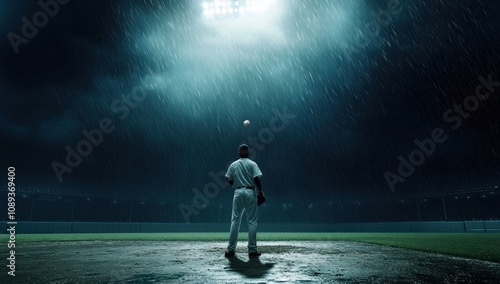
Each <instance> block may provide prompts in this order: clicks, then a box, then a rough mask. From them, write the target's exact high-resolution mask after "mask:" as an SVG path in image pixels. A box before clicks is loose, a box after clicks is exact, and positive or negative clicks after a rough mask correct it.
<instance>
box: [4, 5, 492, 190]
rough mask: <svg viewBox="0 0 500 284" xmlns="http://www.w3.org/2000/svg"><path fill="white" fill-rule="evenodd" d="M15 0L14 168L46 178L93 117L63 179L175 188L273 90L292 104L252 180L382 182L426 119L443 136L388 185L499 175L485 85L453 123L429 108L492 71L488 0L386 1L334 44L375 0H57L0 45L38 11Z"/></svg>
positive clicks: (453, 99)
mask: <svg viewBox="0 0 500 284" xmlns="http://www.w3.org/2000/svg"><path fill="white" fill-rule="evenodd" d="M31 2H32V4H27V3H28V1H7V0H2V1H0V19H1V25H0V31H1V34H3V35H4V36H3V40H1V41H0V57H1V59H2V65H1V68H0V101H1V104H0V149H1V150H0V151H1V152H0V154H1V166H2V168H6V167H7V166H11V165H13V166H15V167H16V169H17V172H18V174H19V175H20V181H21V179H22V177H23V176H24V177H25V182H26V183H28V181H29V182H31V183H34V182H37V180H36V179H35V178H34V177H41V176H46V177H47V179H45V180H44V183H47V185H48V186H50V184H59V182H58V180H57V178H56V176H55V174H54V171H53V169H52V167H51V163H52V162H53V161H59V162H64V159H65V155H66V150H65V147H66V145H69V146H71V147H73V148H75V147H76V145H77V143H78V142H79V141H80V140H82V139H84V138H85V137H84V136H83V134H82V130H83V129H85V128H86V129H87V130H90V129H93V128H96V127H98V125H99V121H100V120H101V119H103V118H106V117H107V118H110V119H111V120H112V121H113V123H114V125H115V127H116V129H115V130H114V131H113V132H112V133H110V134H106V135H104V138H103V142H102V144H101V145H99V146H98V147H96V148H95V149H93V151H92V153H91V154H90V155H89V156H88V157H87V158H85V159H84V160H83V162H82V163H81V164H80V165H79V166H78V167H76V168H75V169H74V172H72V173H70V174H65V175H64V181H63V182H62V185H63V186H64V185H65V184H68V186H69V184H73V183H78V182H79V181H84V180H86V181H92V182H103V183H104V182H109V183H128V184H131V185H135V186H148V187H155V188H161V189H165V190H167V191H172V192H177V193H180V192H188V193H187V194H188V195H190V194H191V189H192V188H193V187H203V185H204V184H206V183H207V182H209V181H210V177H209V175H208V173H209V172H210V171H215V172H218V171H221V170H225V168H226V165H227V163H228V162H229V161H231V160H233V159H235V158H237V156H236V149H237V146H238V145H239V144H240V142H242V141H247V142H248V140H246V138H247V137H248V136H256V135H257V134H258V133H259V131H260V130H261V129H263V128H265V127H268V125H269V122H270V120H271V119H272V118H273V117H274V115H275V113H274V111H273V110H279V111H282V110H283V109H284V108H285V107H286V108H287V109H288V111H289V112H290V113H292V114H294V115H296V117H295V118H294V119H293V120H292V121H291V123H290V124H288V125H287V126H286V127H285V129H284V130H283V131H281V132H279V133H276V134H275V137H274V140H273V141H272V142H271V143H269V144H266V145H265V149H264V150H261V151H257V152H256V156H255V160H256V161H257V162H258V163H259V165H260V166H261V169H262V171H263V173H264V178H263V185H264V189H267V190H268V191H272V192H276V193H279V194H283V195H288V196H295V197H297V198H301V197H302V196H304V195H306V194H307V195H309V196H317V197H318V198H321V196H323V195H324V194H332V193H335V194H344V193H354V194H361V193H373V194H390V189H389V187H388V185H387V183H386V181H385V179H384V175H383V174H384V172H385V171H387V170H389V171H392V172H396V171H397V167H398V163H399V161H398V156H399V155H403V156H405V157H408V155H409V153H410V152H411V151H413V150H415V149H416V148H417V147H416V146H415V144H414V143H413V140H415V139H420V140H422V139H426V138H430V136H431V132H432V130H433V129H435V128H437V127H441V128H443V129H444V130H445V131H446V134H447V135H448V136H449V138H448V140H447V141H446V142H445V143H443V144H441V145H438V146H437V148H436V151H435V153H434V154H433V155H432V156H431V157H429V158H427V159H426V161H425V163H424V164H423V165H422V166H420V167H418V169H417V170H416V172H415V173H414V174H413V175H412V176H411V177H409V178H408V181H407V182H406V183H405V184H404V185H401V184H399V185H397V187H396V188H397V191H398V192H408V191H410V189H411V187H412V185H415V186H416V185H418V184H420V183H423V181H425V180H428V181H430V182H431V184H432V183H437V182H438V181H439V180H442V181H447V180H456V181H458V182H462V181H463V182H467V181H473V180H474V178H479V177H496V176H498V174H499V171H498V170H499V167H498V162H499V153H500V144H499V142H498V138H497V137H499V123H500V119H499V116H498V113H497V110H498V106H499V105H500V104H499V99H498V95H496V94H493V95H492V96H491V97H490V98H489V99H488V100H486V101H485V102H484V103H482V104H481V106H480V107H479V108H478V109H477V111H475V112H473V113H472V114H471V116H470V118H469V119H467V120H464V121H463V124H462V126H461V127H459V128H458V129H457V130H451V126H452V124H451V123H446V122H445V121H444V120H443V117H442V116H443V113H444V112H445V111H446V110H447V109H449V108H452V107H453V104H454V103H459V104H462V103H463V101H464V99H465V98H466V97H467V96H469V95H472V94H474V90H475V88H476V86H477V85H478V84H480V82H479V80H478V76H480V75H482V76H484V77H487V76H488V75H489V74H492V76H493V79H494V81H495V80H496V81H498V80H500V70H499V66H500V65H499V64H500V52H499V46H500V21H499V19H500V2H498V1H495V0H491V1H468V0H454V1H402V2H404V4H403V5H402V7H403V10H402V12H400V13H399V14H397V15H395V16H394V17H393V18H392V22H390V23H389V24H388V25H387V26H386V27H382V28H381V31H380V34H379V35H378V36H375V37H373V38H370V40H369V41H368V44H367V46H365V47H362V48H359V51H358V52H351V53H349V52H348V51H347V50H345V45H343V43H346V42H347V43H348V44H349V45H350V46H356V44H357V43H358V42H359V40H358V39H357V37H356V30H357V29H360V28H361V29H362V28H363V27H364V25H366V23H369V22H370V21H371V20H372V16H371V15H370V12H371V11H372V10H374V9H375V10H378V9H380V8H383V9H386V7H387V3H388V2H389V1H333V0H332V1H308V0H307V1H302V0H301V1H299V0H294V1H282V2H283V3H282V4H281V5H278V6H277V7H276V9H277V10H279V11H277V12H276V13H275V14H273V15H272V17H273V18H272V19H264V20H255V19H253V20H249V23H250V25H249V24H245V25H241V24H234V23H231V22H230V21H207V20H204V19H203V15H201V9H200V6H201V5H200V3H201V2H199V1H194V0H191V1H185V2H184V1H97V0H95V1H77V0H73V1H70V2H69V3H68V4H66V5H64V6H61V7H60V11H59V12H58V13H57V15H55V16H54V17H53V18H50V19H49V22H48V24H47V25H46V26H45V27H43V28H41V29H40V31H39V32H38V34H36V36H35V37H33V39H30V40H29V43H27V44H22V45H20V47H19V53H18V54H16V53H15V52H14V50H13V48H12V46H11V44H10V42H9V40H8V38H7V34H8V33H9V32H14V33H16V34H21V27H22V25H23V23H22V22H21V18H22V17H23V16H27V17H28V18H30V19H31V17H32V15H33V14H34V13H35V12H37V11H39V10H40V7H39V6H38V5H37V4H36V1H31ZM150 2H154V3H155V4H151V3H150ZM318 2H319V3H321V4H318ZM180 3H182V4H180ZM252 23H254V24H255V25H253V26H252V25H251V24H252ZM343 46H344V47H343ZM348 54H350V57H349V56H347V55H348ZM146 76H151V78H154V80H155V82H157V84H156V86H155V88H154V89H152V90H148V91H147V97H146V98H145V99H144V101H142V102H140V103H138V104H137V107H136V108H134V109H132V108H131V109H130V113H129V115H128V116H127V117H126V118H125V119H123V120H121V119H120V118H119V116H120V114H121V113H115V112H113V110H112V109H111V106H112V104H113V102H114V101H115V100H117V99H119V98H120V96H121V95H122V94H130V93H131V91H132V90H133V89H134V87H136V86H139V85H141V84H142V83H141V82H143V80H144V78H146ZM496 91H497V93H500V87H497V90H496ZM244 119H249V120H251V122H252V124H251V125H250V126H249V127H248V128H244V127H243V125H242V121H243V120H244Z"/></svg>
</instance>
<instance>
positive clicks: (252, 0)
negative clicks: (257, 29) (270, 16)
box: [202, 0, 275, 18]
mask: <svg viewBox="0 0 500 284" xmlns="http://www.w3.org/2000/svg"><path fill="white" fill-rule="evenodd" d="M274 2H275V0H211V1H204V2H203V3H202V7H203V14H204V15H205V16H206V17H208V18H214V17H215V18H222V17H236V16H239V15H243V14H251V13H261V12H266V11H268V10H269V9H270V7H271V5H272V4H274Z"/></svg>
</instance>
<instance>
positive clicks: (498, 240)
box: [0, 232, 500, 263]
mask: <svg viewBox="0 0 500 284" xmlns="http://www.w3.org/2000/svg"><path fill="white" fill-rule="evenodd" d="M227 238H228V233H108V234H17V235H16V242H19V243H22V242H45V241H95V240H116V241H124V240H136V241H227ZM239 240H246V233H245V232H242V233H240V237H239ZM258 240H259V241H288V240H290V241H302V240H303V241H306V240H310V241H353V242H363V243H370V244H379V245H386V246H392V247H398V248H405V249H412V250H418V251H423V252H432V253H441V254H447V255H453V256H460V257H465V258H471V259H480V260H487V261H492V262H496V263H500V234H480V233H477V234H471V233H468V234H467V233H258ZM0 241H1V242H2V243H6V242H7V241H8V235H0Z"/></svg>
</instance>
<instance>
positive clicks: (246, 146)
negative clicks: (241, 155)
mask: <svg viewBox="0 0 500 284" xmlns="http://www.w3.org/2000/svg"><path fill="white" fill-rule="evenodd" d="M245 150H248V145H247V144H241V145H240V147H239V148H238V152H241V151H245Z"/></svg>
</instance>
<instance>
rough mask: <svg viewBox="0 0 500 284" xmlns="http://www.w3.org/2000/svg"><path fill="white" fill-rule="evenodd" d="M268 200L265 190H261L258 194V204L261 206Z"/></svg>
mask: <svg viewBox="0 0 500 284" xmlns="http://www.w3.org/2000/svg"><path fill="white" fill-rule="evenodd" d="M264 202H266V196H265V195H264V192H263V191H260V192H259V193H258V194H257V206H260V205H261V204H262V203H264Z"/></svg>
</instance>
